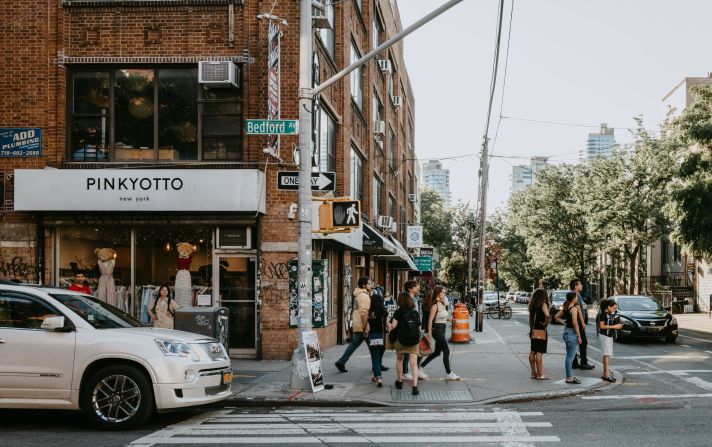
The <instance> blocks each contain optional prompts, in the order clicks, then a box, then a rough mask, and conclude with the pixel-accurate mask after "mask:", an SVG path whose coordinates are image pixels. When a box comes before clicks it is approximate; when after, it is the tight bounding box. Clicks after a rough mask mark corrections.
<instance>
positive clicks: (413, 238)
mask: <svg viewBox="0 0 712 447" xmlns="http://www.w3.org/2000/svg"><path fill="white" fill-rule="evenodd" d="M406 234H407V235H408V238H407V240H406V245H407V246H408V248H420V247H421V246H422V245H423V227H422V226H421V225H409V226H408V228H407V230H406Z"/></svg>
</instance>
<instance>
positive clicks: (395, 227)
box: [391, 222, 398, 233]
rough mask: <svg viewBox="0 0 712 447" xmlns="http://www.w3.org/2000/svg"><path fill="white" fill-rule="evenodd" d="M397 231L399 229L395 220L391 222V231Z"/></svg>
mask: <svg viewBox="0 0 712 447" xmlns="http://www.w3.org/2000/svg"><path fill="white" fill-rule="evenodd" d="M397 231H398V224H397V223H395V222H393V223H392V224H391V233H395V232H397Z"/></svg>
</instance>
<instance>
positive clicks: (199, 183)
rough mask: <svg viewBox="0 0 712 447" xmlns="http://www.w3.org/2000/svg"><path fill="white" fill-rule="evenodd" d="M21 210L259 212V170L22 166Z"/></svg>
mask: <svg viewBox="0 0 712 447" xmlns="http://www.w3.org/2000/svg"><path fill="white" fill-rule="evenodd" d="M15 210H18V211H252V212H255V211H259V212H262V213H264V212H265V177H264V174H263V173H262V172H260V171H258V170H256V169H91V170H90V169H17V170H15Z"/></svg>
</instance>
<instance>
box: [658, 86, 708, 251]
mask: <svg viewBox="0 0 712 447" xmlns="http://www.w3.org/2000/svg"><path fill="white" fill-rule="evenodd" d="M692 94H693V96H694V100H693V102H692V104H691V105H690V106H689V107H687V108H686V109H685V110H684V111H683V113H682V115H681V116H680V117H679V118H678V119H677V120H675V121H674V130H675V134H674V135H673V136H671V138H669V140H670V141H671V144H674V145H676V147H677V150H676V151H675V153H676V154H677V156H678V161H679V164H677V165H676V167H677V172H676V174H677V175H676V179H675V180H674V181H673V183H672V185H671V188H670V190H671V194H670V196H671V202H670V204H669V206H668V216H669V217H670V218H671V219H672V220H673V222H674V231H673V236H674V237H675V238H676V239H677V240H679V241H680V242H682V243H684V244H686V245H687V246H688V247H689V248H690V249H691V250H692V252H693V253H695V254H701V255H704V256H707V257H709V256H712V87H709V86H696V87H693V88H692Z"/></svg>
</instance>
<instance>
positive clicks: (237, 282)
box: [213, 254, 257, 358]
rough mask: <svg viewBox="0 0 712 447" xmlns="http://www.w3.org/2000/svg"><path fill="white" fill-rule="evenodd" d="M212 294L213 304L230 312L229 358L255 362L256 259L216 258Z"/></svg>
mask: <svg viewBox="0 0 712 447" xmlns="http://www.w3.org/2000/svg"><path fill="white" fill-rule="evenodd" d="M215 258H216V259H215V263H214V265H216V266H218V267H219V268H218V269H216V270H217V271H216V272H214V273H213V285H214V287H213V292H214V294H215V295H214V297H215V301H216V304H217V305H218V306H220V307H226V308H227V309H228V310H229V312H230V321H229V323H230V328H229V332H230V337H229V339H230V355H231V356H233V357H242V358H254V357H255V356H256V355H257V350H256V338H257V337H256V335H257V334H256V327H257V324H256V323H257V321H256V315H255V278H256V271H257V270H256V257H255V256H250V255H238V254H234V255H230V254H216V255H215Z"/></svg>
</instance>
